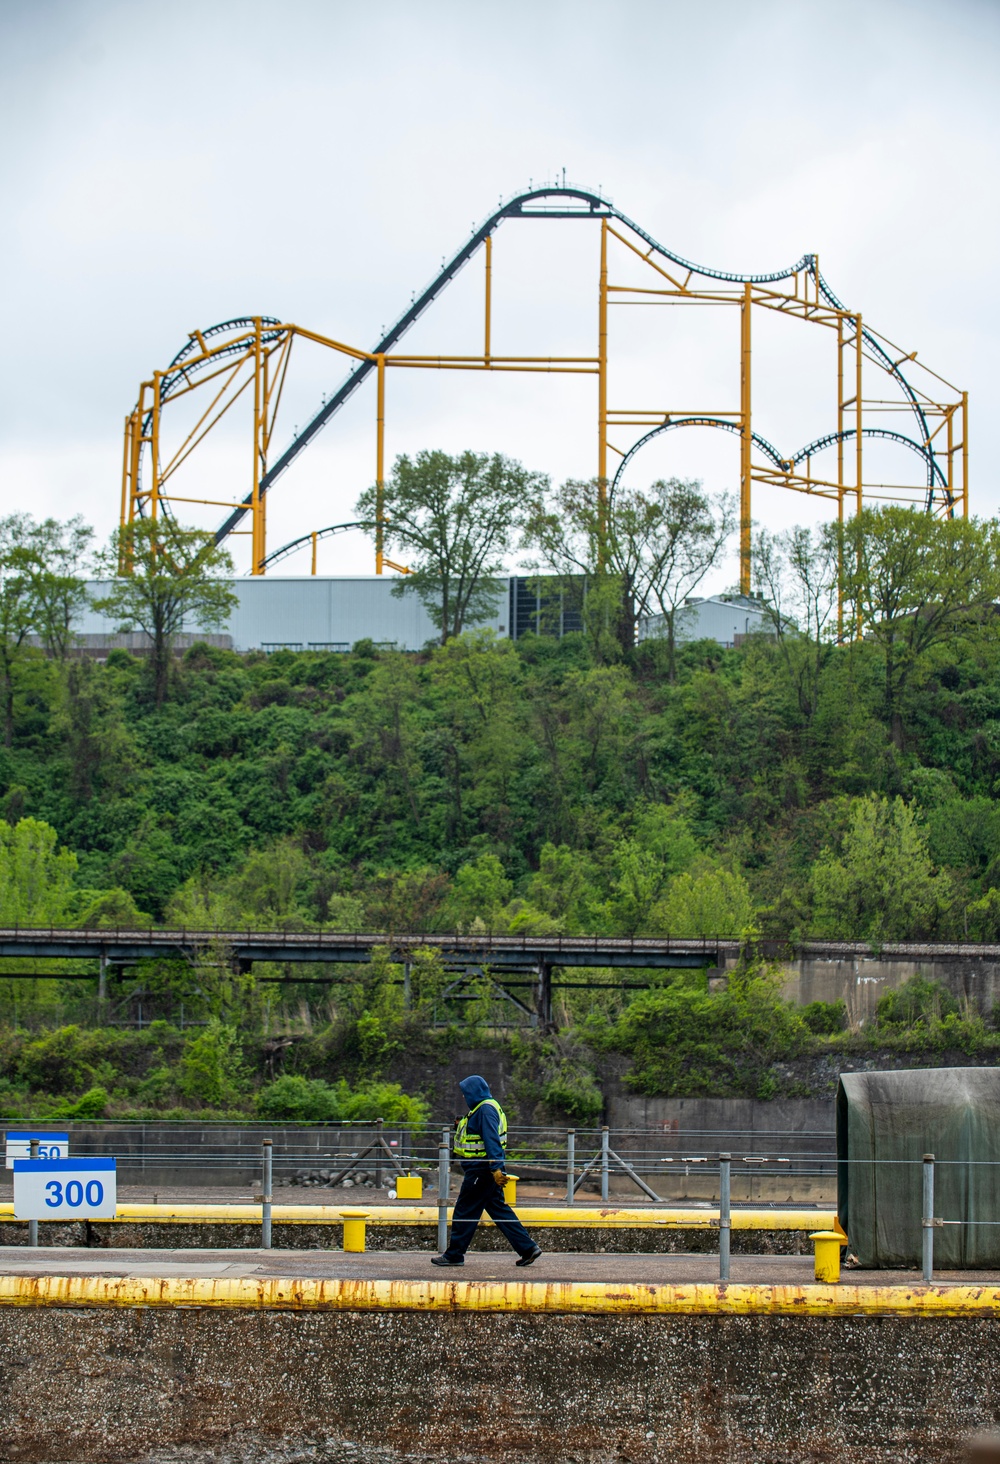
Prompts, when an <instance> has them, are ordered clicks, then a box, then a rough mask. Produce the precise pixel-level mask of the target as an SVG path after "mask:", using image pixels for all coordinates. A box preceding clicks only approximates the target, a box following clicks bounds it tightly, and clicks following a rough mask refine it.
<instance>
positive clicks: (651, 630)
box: [638, 595, 773, 646]
mask: <svg viewBox="0 0 1000 1464" xmlns="http://www.w3.org/2000/svg"><path fill="white" fill-rule="evenodd" d="M772 631H773V622H772V620H771V617H770V615H769V613H768V611H767V609H766V607H765V606H764V605H763V604H762V603H761V601H760V600H754V599H752V598H751V597H750V596H749V595H718V596H706V598H705V599H703V600H696V599H692V600H689V601H688V602H687V604H685V605H684V606H682V608H681V609H680V610H678V611H677V616H676V620H675V622H674V638H675V640H676V641H678V642H681V641H696V640H714V641H718V643H719V645H720V646H738V645H740V644H741V643H742V642H743V641H744V640H745V639H746V637H747V636H748V635H757V634H760V633H761V632H763V633H764V634H765V635H766V634H768V633H769V632H772ZM666 633H667V624H666V617H665V616H663V615H648V616H646V617H645V619H643V620H640V622H639V628H638V638H639V640H641V641H644V640H655V639H657V638H659V637H662V636H665V635H666Z"/></svg>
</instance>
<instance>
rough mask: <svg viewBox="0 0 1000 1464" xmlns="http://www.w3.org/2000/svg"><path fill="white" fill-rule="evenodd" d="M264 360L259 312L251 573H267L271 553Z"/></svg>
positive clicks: (256, 322)
mask: <svg viewBox="0 0 1000 1464" xmlns="http://www.w3.org/2000/svg"><path fill="white" fill-rule="evenodd" d="M262 367H263V361H262V359H261V321H260V316H259V315H258V316H257V317H256V318H255V319H254V323H253V481H252V487H251V498H250V546H251V548H250V573H251V574H263V573H264V559H265V557H266V554H267V549H266V534H265V527H264V499H263V496H262V495H261V491H260V479H261V467H262V462H261V459H262V456H263V452H262V449H263V445H264V431H265V429H264V415H265V411H266V408H265V406H264V382H263V371H262Z"/></svg>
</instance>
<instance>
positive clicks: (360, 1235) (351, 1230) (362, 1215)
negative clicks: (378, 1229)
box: [340, 1210, 368, 1251]
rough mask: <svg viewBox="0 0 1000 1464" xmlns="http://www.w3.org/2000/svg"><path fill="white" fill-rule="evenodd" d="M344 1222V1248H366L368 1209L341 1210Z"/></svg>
mask: <svg viewBox="0 0 1000 1464" xmlns="http://www.w3.org/2000/svg"><path fill="white" fill-rule="evenodd" d="M340 1214H341V1218H342V1220H343V1222H344V1250H345V1251H363V1250H364V1248H365V1221H366V1220H367V1219H368V1211H367V1210H341V1212H340Z"/></svg>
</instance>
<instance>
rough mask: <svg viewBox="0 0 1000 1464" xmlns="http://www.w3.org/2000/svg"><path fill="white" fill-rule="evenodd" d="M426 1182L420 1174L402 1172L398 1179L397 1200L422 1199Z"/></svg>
mask: <svg viewBox="0 0 1000 1464" xmlns="http://www.w3.org/2000/svg"><path fill="white" fill-rule="evenodd" d="M423 1197H424V1182H423V1180H422V1179H421V1177H420V1175H419V1174H401V1175H399V1177H398V1179H397V1180H396V1198H397V1200H422V1199H423Z"/></svg>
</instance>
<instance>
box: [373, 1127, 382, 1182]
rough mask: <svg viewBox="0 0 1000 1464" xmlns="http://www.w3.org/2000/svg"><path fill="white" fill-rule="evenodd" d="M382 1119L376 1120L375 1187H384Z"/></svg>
mask: <svg viewBox="0 0 1000 1464" xmlns="http://www.w3.org/2000/svg"><path fill="white" fill-rule="evenodd" d="M383 1142H384V1140H383V1138H382V1120H381V1119H380V1118H377V1119H376V1120H375V1188H376V1189H381V1188H382V1144H383Z"/></svg>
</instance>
